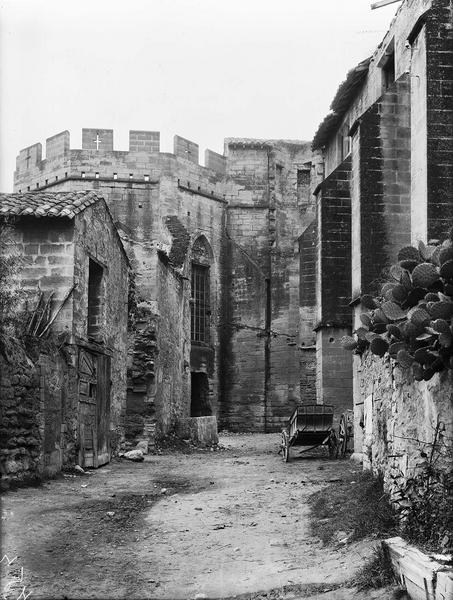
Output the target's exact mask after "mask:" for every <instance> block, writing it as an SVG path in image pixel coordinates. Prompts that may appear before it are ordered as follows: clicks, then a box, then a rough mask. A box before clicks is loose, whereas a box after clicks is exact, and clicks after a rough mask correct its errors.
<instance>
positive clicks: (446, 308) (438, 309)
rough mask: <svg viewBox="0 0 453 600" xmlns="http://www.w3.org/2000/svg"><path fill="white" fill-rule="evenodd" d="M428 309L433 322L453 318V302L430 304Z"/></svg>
mask: <svg viewBox="0 0 453 600" xmlns="http://www.w3.org/2000/svg"><path fill="white" fill-rule="evenodd" d="M427 308H428V311H429V312H430V314H431V318H432V319H433V320H436V319H450V318H451V317H452V316H453V302H428V306H427Z"/></svg>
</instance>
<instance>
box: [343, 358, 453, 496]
mask: <svg viewBox="0 0 453 600" xmlns="http://www.w3.org/2000/svg"><path fill="white" fill-rule="evenodd" d="M356 377H357V382H358V385H357V388H356V397H355V400H354V405H355V406H354V409H355V410H354V419H355V429H356V430H357V429H362V432H363V436H362V439H363V443H362V457H363V464H364V467H365V468H369V469H372V470H373V471H374V472H376V473H381V474H382V475H383V476H384V483H385V487H386V489H387V490H388V491H389V492H390V493H391V494H394V493H396V492H397V490H398V489H399V488H400V487H401V485H403V484H404V482H405V481H407V479H408V478H409V477H411V476H413V475H414V474H416V473H417V471H418V469H419V468H421V467H422V466H423V465H424V464H426V460H427V459H429V457H430V455H431V450H432V448H433V442H434V440H435V437H436V436H437V442H438V443H437V447H438V448H440V450H441V451H440V453H439V455H438V456H436V466H437V467H441V468H442V467H444V469H445V470H447V469H451V462H450V461H451V453H452V445H453V375H452V371H451V370H449V371H446V372H443V373H436V375H435V376H434V377H433V378H432V379H431V380H430V381H427V382H426V381H421V382H418V381H415V380H414V379H413V377H412V374H411V371H410V369H401V367H399V366H397V365H396V363H395V362H394V361H393V360H392V359H390V358H388V357H387V358H384V359H381V358H378V357H375V356H374V355H372V354H370V353H365V354H364V355H363V356H362V359H361V360H360V361H357V373H356ZM436 429H437V433H436ZM355 451H356V453H357V452H360V448H355ZM435 452H436V453H437V450H436V451H435Z"/></svg>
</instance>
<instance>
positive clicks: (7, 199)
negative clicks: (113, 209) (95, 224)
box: [0, 191, 102, 219]
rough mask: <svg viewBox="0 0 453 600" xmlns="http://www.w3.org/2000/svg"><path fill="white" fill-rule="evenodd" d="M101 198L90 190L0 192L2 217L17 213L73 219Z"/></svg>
mask: <svg viewBox="0 0 453 600" xmlns="http://www.w3.org/2000/svg"><path fill="white" fill-rule="evenodd" d="M99 200H102V196H98V195H97V194H95V193H94V192H89V191H88V192H46V191H43V192H27V193H25V194H0V217H1V216H2V215H5V216H12V215H15V216H33V217H66V218H68V219H73V218H74V217H75V216H76V215H77V214H78V213H80V212H82V211H84V210H85V209H86V208H88V207H89V206H91V205H92V204H95V203H96V202H98V201H99Z"/></svg>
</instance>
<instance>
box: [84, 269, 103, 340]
mask: <svg viewBox="0 0 453 600" xmlns="http://www.w3.org/2000/svg"><path fill="white" fill-rule="evenodd" d="M103 274H104V269H103V268H102V267H101V265H99V264H98V263H97V262H95V261H94V260H91V258H90V263H89V272H88V327H87V333H88V337H89V338H91V339H94V340H96V341H99V340H100V334H101V327H102V313H103V297H102V296H103V295H102V278H103Z"/></svg>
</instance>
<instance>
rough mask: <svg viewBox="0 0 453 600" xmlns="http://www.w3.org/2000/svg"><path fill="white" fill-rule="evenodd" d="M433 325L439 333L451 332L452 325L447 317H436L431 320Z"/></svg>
mask: <svg viewBox="0 0 453 600" xmlns="http://www.w3.org/2000/svg"><path fill="white" fill-rule="evenodd" d="M431 327H432V329H434V331H436V332H437V333H450V326H449V324H448V323H447V321H445V319H436V320H435V321H432V322H431Z"/></svg>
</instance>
